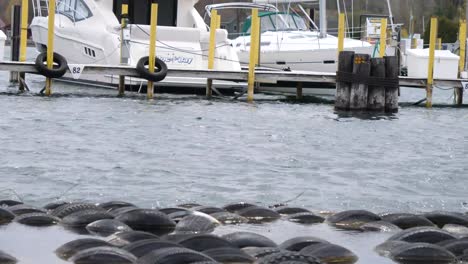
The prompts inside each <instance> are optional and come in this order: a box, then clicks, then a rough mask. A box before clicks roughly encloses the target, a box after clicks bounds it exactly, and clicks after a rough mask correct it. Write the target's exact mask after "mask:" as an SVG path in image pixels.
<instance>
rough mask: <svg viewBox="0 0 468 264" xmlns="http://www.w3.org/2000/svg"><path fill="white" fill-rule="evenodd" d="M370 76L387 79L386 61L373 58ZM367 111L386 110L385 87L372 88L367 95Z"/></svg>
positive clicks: (370, 87)
mask: <svg viewBox="0 0 468 264" xmlns="http://www.w3.org/2000/svg"><path fill="white" fill-rule="evenodd" d="M370 76H372V77H380V78H385V59H384V58H372V59H371V72H370ZM367 109H368V110H371V111H384V110H385V87H384V86H370V85H369V93H368V95H367Z"/></svg>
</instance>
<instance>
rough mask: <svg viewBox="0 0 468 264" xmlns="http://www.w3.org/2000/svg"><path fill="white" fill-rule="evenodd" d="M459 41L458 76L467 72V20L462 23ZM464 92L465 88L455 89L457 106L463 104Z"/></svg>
mask: <svg viewBox="0 0 468 264" xmlns="http://www.w3.org/2000/svg"><path fill="white" fill-rule="evenodd" d="M458 39H459V42H460V61H459V64H458V76H459V77H460V73H461V72H462V71H464V70H465V63H466V61H465V60H466V20H462V21H460V32H459V34H458ZM463 90H464V87H461V88H455V90H454V100H455V103H456V104H457V105H462V104H463Z"/></svg>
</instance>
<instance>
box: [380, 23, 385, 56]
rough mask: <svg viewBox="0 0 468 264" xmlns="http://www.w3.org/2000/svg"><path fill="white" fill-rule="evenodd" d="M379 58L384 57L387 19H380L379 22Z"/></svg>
mask: <svg viewBox="0 0 468 264" xmlns="http://www.w3.org/2000/svg"><path fill="white" fill-rule="evenodd" d="M379 46H380V57H381V58H383V57H384V56H385V51H386V50H387V19H386V18H382V20H380V43H379Z"/></svg>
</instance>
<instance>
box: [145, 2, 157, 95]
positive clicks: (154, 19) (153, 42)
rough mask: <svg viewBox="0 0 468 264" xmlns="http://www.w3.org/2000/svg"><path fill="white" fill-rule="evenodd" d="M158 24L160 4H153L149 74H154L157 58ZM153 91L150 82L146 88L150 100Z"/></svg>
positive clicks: (152, 84)
mask: <svg viewBox="0 0 468 264" xmlns="http://www.w3.org/2000/svg"><path fill="white" fill-rule="evenodd" d="M157 23H158V4H156V3H153V4H151V25H150V47H149V62H148V70H149V72H151V73H153V72H154V64H155V63H156V61H155V56H156V26H157ZM153 89H154V83H153V82H152V81H148V85H147V88H146V94H147V95H146V97H147V98H148V99H153Z"/></svg>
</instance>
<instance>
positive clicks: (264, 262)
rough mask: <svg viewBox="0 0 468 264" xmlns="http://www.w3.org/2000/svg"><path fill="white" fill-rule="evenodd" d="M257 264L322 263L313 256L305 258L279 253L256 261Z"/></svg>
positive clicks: (299, 255) (303, 256) (296, 253)
mask: <svg viewBox="0 0 468 264" xmlns="http://www.w3.org/2000/svg"><path fill="white" fill-rule="evenodd" d="M256 263H258V264H281V263H295V264H299V263H304V264H322V262H321V261H320V260H319V259H317V258H316V257H313V256H307V255H303V254H300V253H298V252H288V251H281V252H278V253H275V254H271V255H268V256H265V257H263V258H260V259H259V260H257V262H256Z"/></svg>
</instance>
